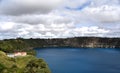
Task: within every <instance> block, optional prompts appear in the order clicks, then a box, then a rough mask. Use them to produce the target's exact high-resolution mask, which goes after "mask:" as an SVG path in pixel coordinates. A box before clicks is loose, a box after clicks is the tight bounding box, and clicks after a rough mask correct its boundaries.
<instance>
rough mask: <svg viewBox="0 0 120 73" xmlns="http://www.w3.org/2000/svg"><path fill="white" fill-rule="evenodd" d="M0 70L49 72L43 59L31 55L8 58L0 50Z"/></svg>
mask: <svg viewBox="0 0 120 73" xmlns="http://www.w3.org/2000/svg"><path fill="white" fill-rule="evenodd" d="M0 70H1V71H0V73H51V72H50V69H49V67H48V65H47V64H46V62H45V61H44V60H43V59H38V58H36V57H34V56H32V55H27V56H24V57H15V58H10V57H7V55H6V53H4V52H2V51H0Z"/></svg>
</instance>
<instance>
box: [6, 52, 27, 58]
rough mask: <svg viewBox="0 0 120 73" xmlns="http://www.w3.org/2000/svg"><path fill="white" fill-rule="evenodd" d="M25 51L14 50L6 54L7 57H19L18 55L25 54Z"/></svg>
mask: <svg viewBox="0 0 120 73" xmlns="http://www.w3.org/2000/svg"><path fill="white" fill-rule="evenodd" d="M26 55H27V53H26V52H15V53H8V54H7V56H8V57H12V58H14V57H19V56H26Z"/></svg>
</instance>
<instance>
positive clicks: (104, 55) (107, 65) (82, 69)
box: [35, 48, 120, 73]
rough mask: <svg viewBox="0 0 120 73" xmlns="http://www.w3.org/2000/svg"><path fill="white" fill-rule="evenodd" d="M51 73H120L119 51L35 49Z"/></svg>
mask: <svg viewBox="0 0 120 73" xmlns="http://www.w3.org/2000/svg"><path fill="white" fill-rule="evenodd" d="M35 50H36V52H37V55H36V56H37V57H38V58H44V59H45V61H46V62H47V63H48V65H49V67H50V69H51V71H52V73H120V50H118V49H99V48H95V49H85V48H84V49H83V48H37V49H35Z"/></svg>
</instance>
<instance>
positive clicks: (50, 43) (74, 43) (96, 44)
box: [25, 37, 120, 48]
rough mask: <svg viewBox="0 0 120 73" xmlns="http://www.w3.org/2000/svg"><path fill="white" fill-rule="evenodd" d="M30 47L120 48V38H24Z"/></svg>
mask: <svg viewBox="0 0 120 73" xmlns="http://www.w3.org/2000/svg"><path fill="white" fill-rule="evenodd" d="M25 41H27V42H28V43H29V44H31V43H30V42H32V43H33V44H31V46H32V47H83V48H120V38H100V37H74V38H64V39H26V40H25Z"/></svg>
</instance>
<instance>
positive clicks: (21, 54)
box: [14, 52, 27, 56]
mask: <svg viewBox="0 0 120 73" xmlns="http://www.w3.org/2000/svg"><path fill="white" fill-rule="evenodd" d="M14 55H15V56H26V55H27V53H26V52H16V53H14Z"/></svg>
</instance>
